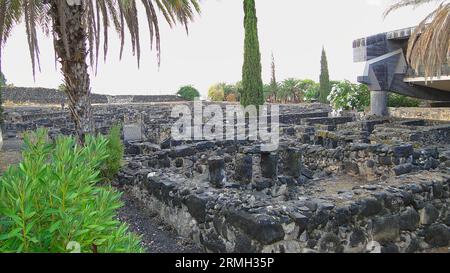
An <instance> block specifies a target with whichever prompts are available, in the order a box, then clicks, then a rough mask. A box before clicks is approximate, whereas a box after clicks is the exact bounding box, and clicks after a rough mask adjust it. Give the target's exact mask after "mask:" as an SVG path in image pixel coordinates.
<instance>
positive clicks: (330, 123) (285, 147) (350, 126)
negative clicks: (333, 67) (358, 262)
mask: <svg viewBox="0 0 450 273" xmlns="http://www.w3.org/2000/svg"><path fill="white" fill-rule="evenodd" d="M20 109H21V110H20ZM170 114H171V105H127V106H125V105H96V106H94V118H95V123H96V127H97V130H98V131H99V132H102V133H106V132H107V131H108V129H109V127H110V126H111V124H113V123H114V122H122V123H125V126H124V143H125V145H126V156H125V161H126V164H125V166H124V167H123V169H122V170H121V172H120V174H119V177H118V179H117V183H118V184H119V186H120V187H122V188H123V189H126V190H129V191H131V192H132V193H133V196H135V197H136V198H137V199H139V200H140V201H141V202H142V203H143V204H145V206H146V207H147V208H148V209H149V210H151V211H153V212H155V213H157V214H158V215H159V216H160V217H161V219H162V220H163V221H164V222H165V223H167V224H169V225H170V226H172V227H173V228H174V229H175V230H176V231H177V233H178V234H179V235H180V236H183V237H185V238H190V239H192V240H193V241H194V242H195V243H197V244H198V245H199V246H201V247H202V248H203V249H204V250H205V251H208V252H219V253H224V252H244V253H247V252H277V253H278V252H295V253H299V252H300V253H311V252H351V253H360V252H371V251H376V252H402V253H405V252H428V251H435V250H438V249H440V248H445V249H446V251H448V250H447V248H448V246H449V240H450V231H449V230H450V203H449V201H450V122H447V123H445V122H440V123H439V122H432V121H425V120H406V119H395V118H365V119H361V118H356V117H331V116H330V109H329V108H328V107H326V106H323V105H320V104H311V105H299V106H297V105H291V106H280V115H279V126H280V131H281V133H280V134H281V136H280V137H281V140H280V146H279V149H278V150H276V151H273V152H265V151H261V149H260V144H261V143H259V142H258V141H251V140H248V139H247V140H235V141H228V140H220V141H176V140H174V139H172V138H171V134H170V129H171V126H172V124H173V123H174V122H175V119H173V118H171V117H170V116H171V115H170ZM236 126H244V125H240V124H236ZM37 127H47V128H49V129H50V131H49V134H50V136H54V135H56V134H66V135H69V134H72V133H73V125H72V124H71V122H70V119H69V118H68V113H67V112H64V111H61V110H58V109H52V108H46V109H44V108H40V109H27V108H18V109H13V110H11V109H9V110H7V113H6V126H5V130H4V135H5V137H9V138H15V137H20V136H21V134H22V133H23V132H24V131H26V130H34V129H36V128H37Z"/></svg>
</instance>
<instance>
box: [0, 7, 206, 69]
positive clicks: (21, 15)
mask: <svg viewBox="0 0 450 273" xmlns="http://www.w3.org/2000/svg"><path fill="white" fill-rule="evenodd" d="M66 1H67V0H46V1H41V0H0V64H1V48H2V46H3V45H4V44H5V42H6V40H7V38H8V37H9V35H10V32H11V29H12V28H13V27H14V26H15V25H16V24H18V23H19V22H20V21H21V20H22V19H23V22H24V24H25V28H26V34H27V42H28V47H29V52H30V57H31V63H32V68H33V75H34V74H35V67H36V66H37V67H39V45H38V37H37V28H38V27H41V28H42V29H43V31H44V33H45V34H47V35H48V34H50V33H52V34H53V38H54V41H56V38H57V37H55V32H54V31H52V32H51V31H50V29H51V27H53V25H52V24H54V22H55V20H54V19H55V18H51V17H50V12H49V10H50V9H51V7H52V6H54V7H56V8H57V11H58V12H57V14H58V15H57V16H58V17H59V18H58V21H59V22H60V24H61V25H62V26H64V25H65V24H64V23H65V20H66V15H65V14H64V12H63V7H64V5H67V4H68V2H66ZM137 2H138V1H135V0H96V1H94V0H82V1H81V4H82V5H83V11H84V14H83V21H84V24H85V26H84V27H85V29H86V40H87V44H88V50H89V51H88V58H89V61H90V66H91V68H93V69H94V68H95V71H97V64H98V58H99V55H100V43H101V42H102V43H103V56H104V59H106V57H107V54H108V44H109V36H108V33H109V32H108V30H109V28H110V27H111V26H113V27H114V29H115V31H116V32H117V33H118V36H119V40H120V53H119V57H120V58H121V57H122V54H123V49H124V44H125V32H126V30H128V33H129V34H130V40H131V49H132V53H133V55H135V56H136V58H137V62H138V66H139V62H140V58H141V41H140V35H139V20H138V18H139V13H138V10H139V8H138V6H137ZM141 3H142V5H143V7H144V10H145V12H146V19H147V24H148V31H149V33H150V42H149V48H150V50H152V49H153V47H155V48H156V52H157V59H158V66H159V64H160V60H161V36H160V31H159V21H158V17H159V16H160V14H162V16H163V17H164V18H165V20H166V21H167V23H168V24H169V26H171V27H173V26H174V25H176V24H177V23H180V24H182V25H184V26H185V27H186V30H187V29H188V24H189V23H190V22H191V21H193V20H194V17H195V14H196V13H200V6H199V2H198V0H141ZM158 11H159V12H158ZM67 35H68V33H67V30H66V29H65V28H64V27H62V28H61V35H60V36H62V37H59V38H61V40H62V42H63V45H64V47H65V48H66V50H65V52H66V54H70V51H69V50H68V47H69V45H68V39H67ZM65 57H67V58H70V56H65Z"/></svg>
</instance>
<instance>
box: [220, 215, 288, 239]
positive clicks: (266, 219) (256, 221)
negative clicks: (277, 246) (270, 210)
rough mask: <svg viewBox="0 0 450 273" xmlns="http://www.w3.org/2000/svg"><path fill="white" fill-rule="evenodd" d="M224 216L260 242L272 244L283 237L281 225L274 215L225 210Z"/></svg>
mask: <svg viewBox="0 0 450 273" xmlns="http://www.w3.org/2000/svg"><path fill="white" fill-rule="evenodd" d="M226 218H227V220H228V221H229V223H230V224H231V225H233V226H234V227H236V228H239V229H241V230H242V231H243V232H244V233H245V234H248V236H250V237H251V238H252V239H254V240H256V241H258V242H260V243H263V244H272V243H275V242H277V241H281V240H283V238H284V230H283V227H282V226H281V224H280V223H279V222H278V221H277V219H275V218H274V217H271V216H268V215H264V214H257V215H254V214H249V213H247V212H243V211H235V210H229V211H227V212H226Z"/></svg>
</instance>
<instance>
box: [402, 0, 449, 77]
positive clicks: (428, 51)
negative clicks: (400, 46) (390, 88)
mask: <svg viewBox="0 0 450 273" xmlns="http://www.w3.org/2000/svg"><path fill="white" fill-rule="evenodd" d="M407 59H408V62H409V64H410V66H411V67H412V68H413V69H414V70H415V71H416V73H419V71H420V70H421V69H423V70H424V73H425V78H426V79H427V80H428V79H429V78H432V77H434V76H437V77H440V76H441V73H442V67H443V66H444V65H445V64H448V63H449V60H450V3H448V4H441V5H440V6H439V7H438V8H437V9H436V10H435V11H433V12H432V13H431V14H430V15H428V16H427V18H425V20H423V21H422V22H421V23H420V24H419V26H418V27H417V28H416V29H415V31H414V33H413V34H412V35H411V39H410V42H409V45H408V52H407Z"/></svg>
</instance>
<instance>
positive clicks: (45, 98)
mask: <svg viewBox="0 0 450 273" xmlns="http://www.w3.org/2000/svg"><path fill="white" fill-rule="evenodd" d="M2 92H3V93H2V95H3V101H10V102H13V103H17V104H21V103H37V104H58V105H59V104H61V102H63V101H64V102H65V103H66V104H67V96H66V95H65V94H64V93H63V92H60V91H59V90H56V89H48V88H27V87H6V88H2ZM91 98H92V103H94V104H107V103H149V102H178V101H183V99H182V98H179V97H177V96H175V95H157V96H108V95H101V94H92V97H91Z"/></svg>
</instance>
